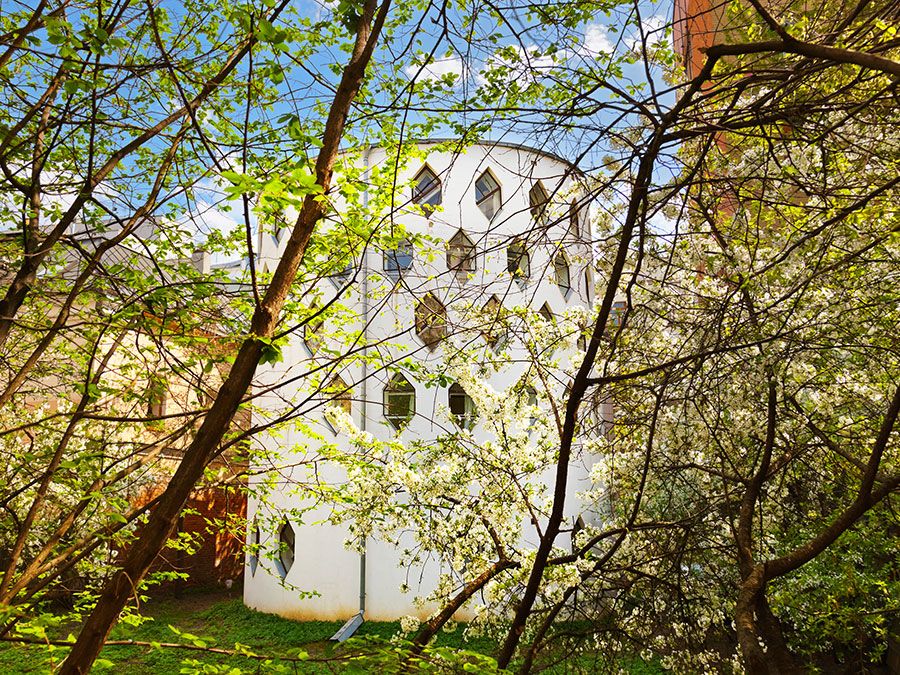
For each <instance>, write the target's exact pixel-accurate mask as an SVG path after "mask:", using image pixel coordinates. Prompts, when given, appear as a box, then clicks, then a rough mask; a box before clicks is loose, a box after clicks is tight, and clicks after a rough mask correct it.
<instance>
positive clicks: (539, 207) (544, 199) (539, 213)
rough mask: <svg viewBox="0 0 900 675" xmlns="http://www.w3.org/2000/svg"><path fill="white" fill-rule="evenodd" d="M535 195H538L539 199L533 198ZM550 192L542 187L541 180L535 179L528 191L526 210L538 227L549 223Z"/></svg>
mask: <svg viewBox="0 0 900 675" xmlns="http://www.w3.org/2000/svg"><path fill="white" fill-rule="evenodd" d="M535 195H539V197H540V198H541V200H540V201H537V200H536V199H535ZM549 208H550V193H549V192H547V188H545V187H544V183H543V182H541V181H539V180H538V181H535V183H534V185H532V186H531V189H530V190H529V191H528V211H529V213H530V214H531V221H532V222H533V223H534V224H535V225H537V226H538V227H546V226H547V225H549V224H550V214H549Z"/></svg>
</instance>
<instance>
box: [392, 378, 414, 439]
mask: <svg viewBox="0 0 900 675" xmlns="http://www.w3.org/2000/svg"><path fill="white" fill-rule="evenodd" d="M415 413H416V388H415V387H414V386H413V385H412V383H411V382H410V381H409V380H407V379H406V378H405V377H403V375H401V374H400V373H397V374H396V375H394V376H393V377H392V378H391V379H390V381H389V382H388V383H387V386H385V388H384V416H385V417H386V418H387V421H388V422H390V423H391V424H392V425H393V426H394V427H395V428H397V429H400V428H401V427H403V425H404V424H406V423H407V422H408V421H409V420H410V419H411V418H412V416H413V415H415Z"/></svg>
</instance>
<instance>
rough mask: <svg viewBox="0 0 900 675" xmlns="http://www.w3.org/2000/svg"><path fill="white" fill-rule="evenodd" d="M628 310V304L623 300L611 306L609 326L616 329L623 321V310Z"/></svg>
mask: <svg viewBox="0 0 900 675" xmlns="http://www.w3.org/2000/svg"><path fill="white" fill-rule="evenodd" d="M627 309H628V303H627V302H625V301H624V300H617V301H616V302H614V303H613V305H612V312H610V315H609V325H610V326H612V327H615V328H618V327H619V326H621V325H622V321H624V320H625V310H627Z"/></svg>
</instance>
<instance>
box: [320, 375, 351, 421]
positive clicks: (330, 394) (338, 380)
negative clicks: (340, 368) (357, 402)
mask: <svg viewBox="0 0 900 675" xmlns="http://www.w3.org/2000/svg"><path fill="white" fill-rule="evenodd" d="M324 393H325V395H326V398H327V399H328V400H329V401H330V402H331V403H335V404H337V405H339V406H340V407H341V409H343V411H344V412H346V413H347V414H348V415H349V414H351V413H352V411H353V392H352V391H351V389H350V385H349V384H347V383H346V382H344V378H342V377H341V376H340V375H335V376H334V378H333V379H332V380H331V382H330V383H329V384H328V386H327V387H326V388H325V392H324Z"/></svg>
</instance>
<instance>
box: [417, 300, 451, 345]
mask: <svg viewBox="0 0 900 675" xmlns="http://www.w3.org/2000/svg"><path fill="white" fill-rule="evenodd" d="M415 315H416V335H418V336H419V337H420V338H421V339H422V342H424V343H425V345H426V346H427V347H428V348H429V349H434V348H435V347H436V346H437V344H438V343H439V342H440V341H441V340H443V339H444V338H445V337H447V308H446V307H444V305H443V303H442V302H441V301H440V300H438V299H437V298H436V297H434V295H432V294H431V293H428V294H427V295H425V297H424V298H422V299H421V300H419V302H417V303H416V311H415Z"/></svg>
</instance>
